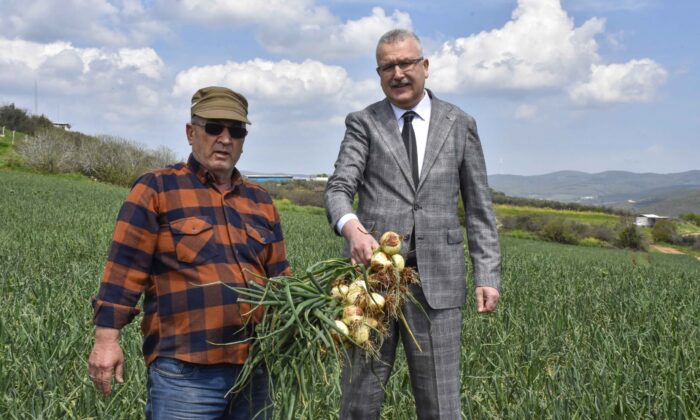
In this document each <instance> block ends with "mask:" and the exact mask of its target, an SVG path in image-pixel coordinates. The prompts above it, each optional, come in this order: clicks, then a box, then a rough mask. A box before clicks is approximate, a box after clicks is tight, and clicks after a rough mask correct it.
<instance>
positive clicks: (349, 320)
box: [343, 305, 364, 326]
mask: <svg viewBox="0 0 700 420" xmlns="http://www.w3.org/2000/svg"><path fill="white" fill-rule="evenodd" d="M363 315H364V313H363V312H362V308H360V307H359V306H355V305H349V306H346V307H345V308H344V309H343V322H344V323H345V325H347V326H351V325H353V324H355V323H358V322H360V321H362V318H363Z"/></svg>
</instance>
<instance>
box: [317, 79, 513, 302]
mask: <svg viewBox="0 0 700 420" xmlns="http://www.w3.org/2000/svg"><path fill="white" fill-rule="evenodd" d="M428 94H429V95H430V97H431V99H432V104H431V118H430V122H429V129H428V142H427V146H426V151H425V158H424V160H423V167H422V169H421V174H420V180H419V183H418V186H417V188H414V186H413V180H412V178H411V166H410V163H409V160H408V156H407V154H406V149H405V147H404V145H403V142H402V140H401V133H400V132H399V129H398V126H397V123H396V119H395V117H394V113H393V111H392V109H391V106H390V104H389V101H388V99H386V98H385V99H384V100H382V101H379V102H377V103H374V104H372V105H370V106H368V107H367V108H365V109H363V110H361V111H358V112H353V113H351V114H349V115H348V116H347V118H346V120H345V125H346V132H345V138H344V139H343V141H342V143H341V146H340V152H339V154H338V159H337V160H336V163H335V171H334V173H333V175H332V176H331V177H330V178H329V180H328V185H327V187H326V193H325V205H326V213H327V216H328V221H329V223H330V224H331V227H332V228H333V229H334V230H335V226H336V224H337V222H338V220H339V219H340V218H341V217H342V216H343V215H345V214H347V213H351V212H353V211H354V210H353V208H352V203H353V197H354V195H355V193H356V192H357V193H358V196H359V205H358V209H357V213H356V214H357V216H358V218H359V219H360V222H361V223H362V224H363V225H364V227H365V228H366V229H367V230H368V231H370V232H372V233H373V234H374V235H375V238H376V237H378V236H379V235H381V234H382V233H383V232H386V231H389V230H392V231H395V232H397V233H399V234H404V235H405V234H410V233H411V231H412V230H413V226H414V224H415V235H416V237H415V246H416V249H415V252H416V257H417V260H418V271H419V273H420V278H421V282H422V288H423V292H424V294H425V297H426V301H427V303H428V304H429V305H430V307H432V308H433V309H447V308H454V307H459V306H462V305H464V303H465V301H466V290H467V287H466V265H465V259H464V238H463V233H462V228H461V226H460V223H459V218H458V214H457V209H458V200H459V196H460V193H461V197H462V199H463V201H464V208H465V210H466V213H467V223H466V225H467V238H468V244H469V251H470V256H471V260H472V264H473V267H474V284H475V286H477V287H478V286H491V287H495V288H497V289H500V261H501V258H500V247H499V242H498V233H497V230H496V223H495V218H494V214H493V207H492V204H491V193H490V191H489V188H488V184H487V177H486V167H485V163H484V156H483V152H482V149H481V142H480V140H479V135H478V133H477V129H476V122H475V121H474V119H473V118H472V117H471V116H470V115H468V114H467V113H465V112H464V111H462V110H461V109H459V108H458V107H456V106H454V105H452V104H450V103H447V102H444V101H441V100H440V99H438V98H436V97H435V96H434V95H433V94H432V92H430V91H428ZM336 233H337V232H336ZM408 242H409V241H408V240H407V241H406V242H405V243H404V246H403V250H404V252H406V251H408V250H407V245H408ZM345 252H346V255H349V253H348V252H349V250H348V247H347V244H346V249H345Z"/></svg>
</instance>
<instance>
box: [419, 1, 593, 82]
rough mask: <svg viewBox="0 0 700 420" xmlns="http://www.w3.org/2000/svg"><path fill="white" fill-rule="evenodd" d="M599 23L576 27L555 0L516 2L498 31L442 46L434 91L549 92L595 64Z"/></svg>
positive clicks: (433, 58) (433, 77)
mask: <svg viewBox="0 0 700 420" xmlns="http://www.w3.org/2000/svg"><path fill="white" fill-rule="evenodd" d="M603 26H604V24H603V21H602V20H600V19H596V18H593V19H590V20H588V21H587V22H585V23H584V24H583V25H581V26H580V27H578V28H575V27H574V23H573V20H572V19H571V18H570V17H568V16H567V14H566V12H565V11H564V10H562V9H561V6H560V5H559V2H558V1H557V0H520V1H519V2H518V7H517V8H516V9H515V11H514V12H513V14H512V20H511V21H509V22H508V23H506V24H505V25H504V26H503V27H502V28H500V29H494V30H492V31H489V32H480V33H478V34H476V35H472V36H469V37H466V38H458V39H456V40H454V41H451V42H446V43H445V44H444V45H443V47H442V49H441V50H440V51H438V52H437V54H435V55H434V56H431V57H430V60H431V67H432V68H431V75H430V78H431V81H430V83H431V86H432V87H433V88H435V89H436V90H438V91H454V90H474V89H515V90H532V89H552V88H558V87H561V86H563V85H565V84H566V83H567V82H568V81H569V80H571V79H574V78H576V77H577V76H579V75H580V73H581V69H582V68H584V69H586V68H588V66H589V65H590V63H591V62H594V61H597V60H598V56H597V52H596V50H597V44H596V42H595V39H594V36H595V35H596V34H598V33H600V32H602V31H603Z"/></svg>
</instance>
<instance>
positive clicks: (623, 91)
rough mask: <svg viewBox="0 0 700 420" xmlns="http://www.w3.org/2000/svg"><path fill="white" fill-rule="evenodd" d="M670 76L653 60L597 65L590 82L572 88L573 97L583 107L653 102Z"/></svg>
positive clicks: (592, 70)
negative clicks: (658, 90) (596, 104)
mask: <svg viewBox="0 0 700 420" xmlns="http://www.w3.org/2000/svg"><path fill="white" fill-rule="evenodd" d="M666 76H667V72H666V70H664V69H663V68H662V67H661V66H659V65H658V64H656V63H655V62H654V61H652V60H649V59H643V60H632V61H629V62H627V63H625V64H609V65H602V64H600V65H599V64H593V65H592V66H591V76H590V79H588V80H586V81H583V82H580V83H577V84H576V85H574V86H572V88H571V89H570V91H569V96H570V97H571V99H572V100H573V101H574V102H575V103H577V104H580V105H588V104H595V103H624V102H649V101H651V100H652V99H653V98H654V95H655V93H656V90H657V89H658V88H659V86H660V85H662V84H663V83H664V82H665V81H666Z"/></svg>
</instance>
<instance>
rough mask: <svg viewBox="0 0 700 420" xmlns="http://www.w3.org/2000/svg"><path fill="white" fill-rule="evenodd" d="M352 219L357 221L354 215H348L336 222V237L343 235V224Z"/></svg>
mask: <svg viewBox="0 0 700 420" xmlns="http://www.w3.org/2000/svg"><path fill="white" fill-rule="evenodd" d="M352 219H355V220H359V219H358V218H357V215H355V214H354V213H348V214H346V215H344V216H343V217H341V218H340V219H339V220H338V223H336V225H335V230H336V232H337V233H338V235H342V234H343V226H345V224H346V223H347V222H348V220H352Z"/></svg>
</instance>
